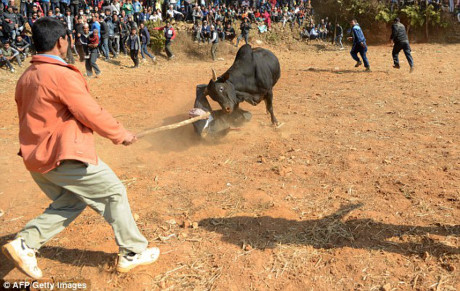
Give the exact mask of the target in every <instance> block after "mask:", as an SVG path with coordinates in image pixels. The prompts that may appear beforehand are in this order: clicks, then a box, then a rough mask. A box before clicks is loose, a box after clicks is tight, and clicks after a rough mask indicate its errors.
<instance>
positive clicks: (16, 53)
mask: <svg viewBox="0 0 460 291" xmlns="http://www.w3.org/2000/svg"><path fill="white" fill-rule="evenodd" d="M11 50H12V51H13V55H12V57H15V56H17V55H19V51H18V50H17V49H15V48H13V47H11Z"/></svg>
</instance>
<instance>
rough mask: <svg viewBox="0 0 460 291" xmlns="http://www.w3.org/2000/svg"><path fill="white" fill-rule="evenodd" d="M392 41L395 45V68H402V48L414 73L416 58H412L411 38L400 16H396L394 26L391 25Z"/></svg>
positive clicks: (393, 53)
mask: <svg viewBox="0 0 460 291" xmlns="http://www.w3.org/2000/svg"><path fill="white" fill-rule="evenodd" d="M390 41H393V43H394V46H393V52H392V55H393V63H394V65H393V68H395V69H399V68H401V67H400V66H399V57H398V56H399V52H400V51H401V50H403V51H404V54H405V55H406V58H407V62H408V63H409V66H410V72H411V73H412V72H413V71H414V59H413V58H412V55H411V49H410V45H409V38H408V37H407V33H406V28H405V27H404V25H403V24H402V23H401V22H400V20H399V18H395V20H394V23H393V26H392V27H391V36H390Z"/></svg>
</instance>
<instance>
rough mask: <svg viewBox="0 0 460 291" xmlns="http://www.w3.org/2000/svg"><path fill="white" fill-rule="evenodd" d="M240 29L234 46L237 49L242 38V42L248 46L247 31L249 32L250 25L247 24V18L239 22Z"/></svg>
mask: <svg viewBox="0 0 460 291" xmlns="http://www.w3.org/2000/svg"><path fill="white" fill-rule="evenodd" d="M240 29H241V34H240V35H239V36H238V38H237V39H236V45H235V46H236V47H238V43H239V42H240V40H241V39H242V38H244V42H245V43H246V44H248V37H249V31H250V30H251V23H249V19H248V18H247V17H245V18H244V19H243V22H241V25H240Z"/></svg>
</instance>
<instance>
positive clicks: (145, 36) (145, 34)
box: [139, 22, 156, 62]
mask: <svg viewBox="0 0 460 291" xmlns="http://www.w3.org/2000/svg"><path fill="white" fill-rule="evenodd" d="M139 28H140V36H141V55H142V61H145V55H147V56H148V57H149V58H151V59H152V61H153V62H155V61H156V57H155V56H153V55H151V54H150V53H149V51H148V50H147V46H148V45H149V44H150V33H149V30H148V28H147V27H146V26H145V25H144V23H143V22H141V24H140V25H139Z"/></svg>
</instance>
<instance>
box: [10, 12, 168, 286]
mask: <svg viewBox="0 0 460 291" xmlns="http://www.w3.org/2000/svg"><path fill="white" fill-rule="evenodd" d="M66 37H67V34H66V27H65V26H64V24H63V23H62V22H61V21H59V20H58V19H55V18H51V17H43V18H41V19H39V20H37V21H36V22H35V23H34V25H33V26H32V38H33V41H34V44H35V48H36V51H37V53H38V54H37V55H34V56H33V57H32V60H31V66H30V67H29V68H28V69H27V70H26V71H25V72H24V73H23V75H22V76H21V78H20V79H19V80H18V83H17V86H16V93H15V100H16V104H17V108H18V115H19V143H20V152H19V154H20V156H22V158H23V160H24V164H25V166H26V168H27V170H29V171H30V174H31V176H32V178H33V179H34V181H35V182H36V183H37V184H38V186H39V187H40V188H41V190H42V191H43V192H44V193H45V194H46V195H47V196H48V198H50V199H51V200H52V202H51V204H50V205H49V207H48V208H47V209H45V211H44V212H43V214H41V215H40V216H38V217H37V218H35V219H33V220H31V221H29V222H28V223H27V224H26V226H25V227H24V228H23V229H22V230H21V231H20V232H19V233H18V234H17V236H16V238H15V239H14V240H12V241H10V242H9V243H7V244H5V245H4V246H3V247H2V251H3V253H4V254H5V256H6V257H7V258H9V259H11V260H12V261H13V262H14V264H15V265H16V267H18V268H19V269H20V270H21V271H22V272H24V273H25V274H27V275H28V276H30V277H32V278H34V279H39V278H41V277H42V276H43V274H42V271H41V270H40V268H39V267H38V265H37V259H36V257H35V253H36V252H37V250H38V249H39V248H40V247H41V246H43V245H44V244H45V243H46V242H47V241H49V240H50V239H52V238H53V237H54V236H55V235H57V234H58V233H60V232H61V231H62V230H64V228H65V227H67V226H68V225H69V224H70V223H72V221H73V220H75V218H77V217H78V216H79V215H80V214H81V213H82V212H83V210H84V209H85V208H86V207H87V206H89V207H91V208H92V209H94V210H95V211H96V212H98V213H99V214H101V215H102V216H104V218H105V220H106V221H107V222H108V223H109V224H110V225H111V226H112V228H113V231H114V234H115V240H116V243H117V244H118V246H119V250H120V253H119V256H120V257H119V259H118V264H117V270H118V271H119V272H128V271H129V270H131V269H133V268H134V267H137V266H139V265H147V264H151V263H153V262H155V261H156V260H157V259H158V257H159V255H160V250H159V249H158V248H155V247H154V248H147V245H148V241H147V239H146V238H145V237H144V236H143V235H142V234H141V233H140V231H139V229H138V228H137V225H136V222H135V221H134V218H133V215H132V213H131V209H130V207H129V202H128V196H127V194H126V188H125V187H124V185H123V184H122V182H121V181H120V180H119V179H118V177H117V176H116V174H115V173H114V172H113V171H112V170H111V169H110V167H109V166H108V165H106V164H105V163H104V162H103V161H101V160H100V159H99V158H98V157H97V154H96V149H95V145H94V137H93V131H95V132H97V133H98V134H99V135H101V136H103V137H105V138H107V139H110V140H111V141H112V142H113V143H114V144H123V145H125V146H127V145H130V144H132V143H133V142H135V141H136V136H135V135H134V134H132V133H131V132H129V131H127V130H126V129H125V128H124V127H123V126H122V125H121V124H120V123H119V122H118V121H116V120H115V118H113V117H112V115H110V114H109V113H108V112H107V111H105V110H104V109H102V108H101V107H100V106H99V105H98V104H97V102H96V101H95V100H94V99H93V98H92V97H91V94H90V92H89V89H88V85H87V84H86V81H85V78H84V77H83V75H82V74H81V73H80V71H79V70H78V69H77V68H76V67H74V66H72V65H69V64H67V63H66V62H65V61H64V60H63V59H62V58H63V57H64V56H65V55H66V54H67V48H68V41H67V39H66Z"/></svg>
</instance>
